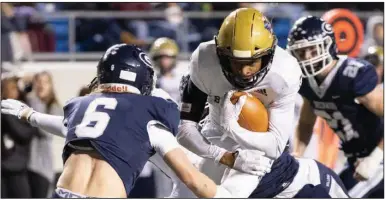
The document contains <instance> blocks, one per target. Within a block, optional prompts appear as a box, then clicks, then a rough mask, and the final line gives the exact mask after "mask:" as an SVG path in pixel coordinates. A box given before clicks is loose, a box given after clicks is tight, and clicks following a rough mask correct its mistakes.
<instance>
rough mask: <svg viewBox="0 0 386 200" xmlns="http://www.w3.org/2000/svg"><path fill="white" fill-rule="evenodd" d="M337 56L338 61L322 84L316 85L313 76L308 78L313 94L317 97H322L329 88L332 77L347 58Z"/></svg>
mask: <svg viewBox="0 0 386 200" xmlns="http://www.w3.org/2000/svg"><path fill="white" fill-rule="evenodd" d="M338 57H339V60H338V62H337V63H336V65H335V67H334V68H333V69H332V70H331V71H330V73H328V75H327V77H326V78H325V79H324V80H323V82H322V84H320V85H318V83H317V82H316V80H315V77H310V78H308V83H309V84H310V86H311V88H312V90H314V92H315V94H316V95H317V96H318V97H319V98H323V97H324V95H325V94H326V92H327V90H328V88H330V85H331V83H332V81H333V80H334V77H335V75H336V73H337V72H338V69H339V68H340V67H341V66H342V64H343V62H344V61H345V60H346V59H347V56H338Z"/></svg>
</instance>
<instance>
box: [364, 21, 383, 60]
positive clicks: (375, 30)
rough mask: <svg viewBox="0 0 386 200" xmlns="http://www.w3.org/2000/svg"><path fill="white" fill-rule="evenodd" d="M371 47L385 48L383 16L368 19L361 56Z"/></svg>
mask: <svg viewBox="0 0 386 200" xmlns="http://www.w3.org/2000/svg"><path fill="white" fill-rule="evenodd" d="M371 46H378V47H383V16H373V17H370V18H369V19H368V21H367V23H366V36H365V42H364V43H363V46H362V48H361V49H362V52H361V55H362V56H363V55H365V54H366V53H367V50H368V49H369V48H370V47H371Z"/></svg>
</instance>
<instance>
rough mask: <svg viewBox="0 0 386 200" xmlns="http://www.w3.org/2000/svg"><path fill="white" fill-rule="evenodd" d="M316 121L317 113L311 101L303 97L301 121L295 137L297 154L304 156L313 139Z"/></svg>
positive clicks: (295, 153) (295, 151)
mask: <svg viewBox="0 0 386 200" xmlns="http://www.w3.org/2000/svg"><path fill="white" fill-rule="evenodd" d="M315 121H316V115H315V114H314V112H313V111H312V107H311V105H310V102H309V101H308V100H307V99H305V98H303V105H302V108H301V110H300V118H299V123H298V125H297V127H296V132H295V138H294V140H295V141H294V143H295V144H294V152H293V154H294V155H295V156H303V154H304V152H305V151H306V148H307V146H308V143H309V142H310V140H311V136H312V132H313V128H314V125H315Z"/></svg>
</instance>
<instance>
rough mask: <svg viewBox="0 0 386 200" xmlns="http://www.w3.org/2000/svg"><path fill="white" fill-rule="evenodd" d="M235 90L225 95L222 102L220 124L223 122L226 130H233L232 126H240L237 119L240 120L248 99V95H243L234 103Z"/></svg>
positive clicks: (222, 124) (222, 125)
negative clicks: (232, 99)
mask: <svg viewBox="0 0 386 200" xmlns="http://www.w3.org/2000/svg"><path fill="white" fill-rule="evenodd" d="M234 92H236V91H234V90H231V91H229V92H228V93H227V94H226V95H225V98H224V100H223V102H222V109H221V115H220V124H221V127H222V128H223V129H225V131H226V132H228V131H229V132H230V131H232V127H234V126H240V125H239V124H238V122H237V121H238V120H239V115H240V112H241V110H242V108H243V106H244V104H245V101H246V99H247V96H246V95H243V96H241V97H240V98H239V99H238V101H237V102H236V104H233V103H232V102H231V97H232V96H233V93H234Z"/></svg>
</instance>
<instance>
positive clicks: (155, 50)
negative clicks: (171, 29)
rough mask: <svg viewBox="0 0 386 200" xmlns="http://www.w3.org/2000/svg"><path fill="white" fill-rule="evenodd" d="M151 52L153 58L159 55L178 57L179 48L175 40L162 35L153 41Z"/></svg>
mask: <svg viewBox="0 0 386 200" xmlns="http://www.w3.org/2000/svg"><path fill="white" fill-rule="evenodd" d="M149 53H150V55H151V57H152V58H153V60H154V58H157V57H159V56H170V57H177V55H178V53H179V48H178V46H177V43H176V42H175V41H174V40H172V39H169V38H166V37H162V38H158V39H156V40H155V41H154V42H153V44H152V45H151V47H150V52H149Z"/></svg>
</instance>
